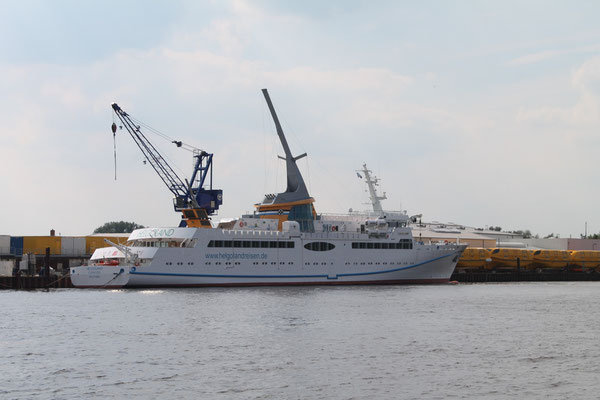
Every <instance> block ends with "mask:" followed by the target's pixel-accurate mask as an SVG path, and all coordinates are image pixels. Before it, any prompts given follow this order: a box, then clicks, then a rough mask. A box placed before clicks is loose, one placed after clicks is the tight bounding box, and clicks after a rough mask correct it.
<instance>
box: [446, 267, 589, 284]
mask: <svg viewBox="0 0 600 400" xmlns="http://www.w3.org/2000/svg"><path fill="white" fill-rule="evenodd" d="M450 280H452V281H456V282H460V283H489V282H568V281H578V282H580V281H600V272H597V271H595V270H586V271H569V270H564V271H557V270H548V271H534V270H524V271H478V270H475V271H459V270H455V271H454V273H453V274H452V277H451V278H450Z"/></svg>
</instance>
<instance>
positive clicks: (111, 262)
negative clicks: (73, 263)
mask: <svg viewBox="0 0 600 400" xmlns="http://www.w3.org/2000/svg"><path fill="white" fill-rule="evenodd" d="M98 265H108V266H117V265H119V260H115V259H112V260H100V261H99V262H98Z"/></svg>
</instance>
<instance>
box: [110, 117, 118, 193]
mask: <svg viewBox="0 0 600 400" xmlns="http://www.w3.org/2000/svg"><path fill="white" fill-rule="evenodd" d="M112 117H113V123H112V126H111V129H112V133H113V152H114V155H115V181H116V180H117V124H116V123H115V113H114V112H113V116H112Z"/></svg>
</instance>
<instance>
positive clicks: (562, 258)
mask: <svg viewBox="0 0 600 400" xmlns="http://www.w3.org/2000/svg"><path fill="white" fill-rule="evenodd" d="M570 261H571V253H569V252H568V251H567V250H534V251H533V264H534V266H535V267H539V268H565V267H567V265H569V262H570Z"/></svg>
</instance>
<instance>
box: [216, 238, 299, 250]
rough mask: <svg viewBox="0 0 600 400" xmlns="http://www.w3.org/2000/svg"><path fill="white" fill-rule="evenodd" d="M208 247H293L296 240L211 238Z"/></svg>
mask: <svg viewBox="0 0 600 400" xmlns="http://www.w3.org/2000/svg"><path fill="white" fill-rule="evenodd" d="M208 247H234V248H235V247H238V248H240V247H241V248H254V249H293V248H294V242H291V241H289V242H288V241H284V240H260V241H259V240H211V241H210V242H208Z"/></svg>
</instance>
